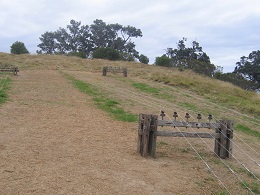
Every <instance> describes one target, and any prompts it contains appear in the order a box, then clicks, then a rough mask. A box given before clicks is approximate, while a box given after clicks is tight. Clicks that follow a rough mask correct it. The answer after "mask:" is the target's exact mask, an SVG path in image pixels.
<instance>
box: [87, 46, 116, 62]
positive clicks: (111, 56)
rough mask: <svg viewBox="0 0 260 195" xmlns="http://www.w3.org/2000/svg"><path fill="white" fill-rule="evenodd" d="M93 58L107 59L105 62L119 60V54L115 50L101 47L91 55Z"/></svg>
mask: <svg viewBox="0 0 260 195" xmlns="http://www.w3.org/2000/svg"><path fill="white" fill-rule="evenodd" d="M92 57H93V58H98V59H107V60H119V59H120V54H119V52H118V51H117V50H115V49H112V48H110V47H106V48H104V47H101V48H97V49H95V51H94V52H93V54H92Z"/></svg>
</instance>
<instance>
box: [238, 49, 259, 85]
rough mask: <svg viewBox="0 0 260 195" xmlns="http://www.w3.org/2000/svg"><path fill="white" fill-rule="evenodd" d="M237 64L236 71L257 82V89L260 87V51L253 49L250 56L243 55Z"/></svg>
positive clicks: (254, 82)
mask: <svg viewBox="0 0 260 195" xmlns="http://www.w3.org/2000/svg"><path fill="white" fill-rule="evenodd" d="M236 65H237V66H236V67H235V71H234V73H237V74H241V75H242V76H243V77H245V78H246V79H247V80H250V81H251V82H252V83H253V84H255V85H256V89H260V51H259V50H257V51H252V52H251V53H250V54H249V55H248V57H245V56H243V57H241V58H240V62H237V63H236Z"/></svg>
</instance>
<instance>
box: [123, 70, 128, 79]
mask: <svg viewBox="0 0 260 195" xmlns="http://www.w3.org/2000/svg"><path fill="white" fill-rule="evenodd" d="M123 75H124V77H127V68H123Z"/></svg>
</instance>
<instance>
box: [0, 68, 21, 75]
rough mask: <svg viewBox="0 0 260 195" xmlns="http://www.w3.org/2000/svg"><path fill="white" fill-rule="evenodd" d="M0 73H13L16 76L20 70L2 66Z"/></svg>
mask: <svg viewBox="0 0 260 195" xmlns="http://www.w3.org/2000/svg"><path fill="white" fill-rule="evenodd" d="M0 72H11V73H13V74H14V75H17V73H18V72H19V69H18V67H16V66H3V67H1V66H0Z"/></svg>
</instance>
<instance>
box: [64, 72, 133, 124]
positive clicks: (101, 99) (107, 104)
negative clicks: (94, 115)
mask: <svg viewBox="0 0 260 195" xmlns="http://www.w3.org/2000/svg"><path fill="white" fill-rule="evenodd" d="M66 76H67V78H69V79H70V80H71V81H72V83H73V85H74V86H75V87H76V88H78V89H79V90H80V91H81V92H83V93H86V94H88V95H90V96H92V98H93V100H94V101H95V103H96V105H97V106H98V107H99V108H101V109H102V110H104V111H106V112H108V113H110V114H111V115H112V116H113V117H114V118H115V119H117V120H119V121H124V122H136V121H137V119H138V117H137V115H134V114H131V113H128V112H126V111H125V110H124V109H123V108H121V107H120V103H119V102H118V101H116V100H113V99H110V98H107V97H106V96H105V94H102V93H101V92H99V91H98V89H97V88H95V87H94V86H93V85H90V84H88V83H85V82H83V81H80V80H77V79H75V78H74V77H72V76H69V75H66Z"/></svg>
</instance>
